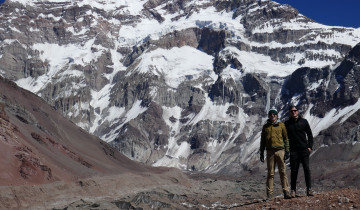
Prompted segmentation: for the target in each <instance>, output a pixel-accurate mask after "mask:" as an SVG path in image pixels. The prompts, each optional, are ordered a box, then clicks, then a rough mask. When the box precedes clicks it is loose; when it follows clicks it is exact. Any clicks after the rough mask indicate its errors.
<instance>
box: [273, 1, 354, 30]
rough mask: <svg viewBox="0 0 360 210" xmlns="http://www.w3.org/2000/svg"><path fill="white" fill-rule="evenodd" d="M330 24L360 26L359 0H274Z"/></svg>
mask: <svg viewBox="0 0 360 210" xmlns="http://www.w3.org/2000/svg"><path fill="white" fill-rule="evenodd" d="M274 1H276V2H278V3H281V4H289V5H291V6H292V7H295V8H296V9H297V10H299V12H300V13H301V14H303V15H305V16H306V17H309V18H311V19H313V20H315V21H316V22H319V23H322V24H325V25H330V26H346V27H354V28H359V27H360V0H274Z"/></svg>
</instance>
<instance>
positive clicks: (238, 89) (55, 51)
mask: <svg viewBox="0 0 360 210" xmlns="http://www.w3.org/2000/svg"><path fill="white" fill-rule="evenodd" d="M0 14H1V15H0V18H1V22H0V24H1V27H0V28H1V29H0V73H1V75H2V76H3V77H5V78H8V79H10V80H12V81H14V82H15V83H16V84H17V85H19V86H20V87H23V88H25V89H27V90H29V91H31V92H33V93H35V94H37V95H38V96H40V97H41V98H43V99H44V100H45V101H46V102H47V103H49V104H50V105H51V106H52V107H54V109H56V110H57V111H59V112H60V113H62V114H63V116H65V117H67V118H68V119H70V120H71V121H72V122H74V123H75V124H76V125H78V126H80V127H82V128H83V129H84V130H86V131H88V132H89V133H91V134H94V135H96V136H98V137H100V138H101V139H102V140H104V141H105V142H108V143H109V144H111V145H112V146H114V147H116V148H117V149H118V150H119V151H120V152H121V153H123V154H124V155H126V156H127V157H129V158H131V159H133V160H137V161H140V162H143V163H146V164H149V165H154V166H174V167H177V168H181V169H183V170H190V171H194V170H195V171H204V172H210V173H222V174H239V173H244V174H247V173H253V172H256V171H257V170H262V167H263V166H261V165H259V160H258V148H259V140H260V139H259V134H260V131H261V126H262V124H264V122H265V120H266V114H267V111H268V110H269V108H270V107H276V108H277V109H278V110H280V115H281V116H282V120H284V119H285V118H286V115H287V111H286V110H287V108H288V105H289V104H290V103H294V104H297V105H299V107H301V114H302V115H303V116H304V117H305V118H307V119H308V120H309V122H310V124H311V127H312V128H313V132H314V135H315V137H316V139H315V142H316V145H315V146H316V147H315V152H314V153H313V157H314V165H317V164H319V165H321V164H322V163H324V162H323V161H326V160H328V159H331V160H334V163H337V164H341V163H342V161H348V160H355V161H354V165H356V164H357V162H358V160H359V157H358V156H356V154H357V153H356V151H358V149H357V148H358V147H359V146H358V135H359V127H358V126H357V125H358V124H357V123H358V121H359V111H358V110H359V108H360V106H359V103H360V102H358V101H359V100H358V99H359V90H360V89H359V87H358V84H359V81H358V78H359V77H358V74H359V48H360V47H359V42H360V29H354V28H344V27H330V26H325V25H321V24H319V23H316V22H314V21H313V20H311V19H309V18H307V17H305V16H303V15H301V14H300V13H299V12H298V11H297V10H296V9H294V8H292V7H290V6H289V5H281V4H278V3H276V2H273V1H265V0H225V1H214V0H206V1H195V0H175V1H169V0H133V1H125V0H117V1H115V0H114V1H113V0H107V1H99V0H87V1H76V0H71V1H70V0H68V1H67V0H62V1H57V0H49V1H41V0H30V1H23V0H8V1H7V2H6V3H4V4H3V5H1V6H0ZM344 150H346V154H347V155H346V157H343V158H340V157H339V154H342V153H341V152H342V151H344ZM329 151H331V152H333V155H331V156H330V155H329ZM338 161H339V162H338ZM334 170H337V168H336V169H334ZM315 173H316V172H315ZM319 173H320V171H319ZM329 173H330V172H329Z"/></svg>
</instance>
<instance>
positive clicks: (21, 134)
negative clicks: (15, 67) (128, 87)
mask: <svg viewBox="0 0 360 210" xmlns="http://www.w3.org/2000/svg"><path fill="white" fill-rule="evenodd" d="M0 145H1V146H0V151H1V152H0V160H1V164H0V169H1V170H0V177H1V179H0V185H1V186H12V185H15V186H17V185H37V184H46V183H53V182H57V181H63V182H70V181H71V182H74V181H76V180H78V179H80V178H87V177H93V176H105V175H107V176H109V175H115V174H116V175H119V174H138V175H141V174H146V173H157V174H159V175H161V174H163V173H165V172H167V171H169V170H170V169H162V168H156V169H155V168H152V167H148V166H145V165H143V164H141V163H137V162H134V161H131V160H130V159H128V158H127V157H125V156H124V155H122V154H121V153H119V152H118V151H117V150H115V149H114V148H113V147H111V146H110V145H109V144H107V143H105V142H103V141H102V140H100V139H99V138H97V137H95V136H93V135H90V134H89V133H87V132H85V131H84V130H82V129H81V128H79V127H77V126H76V125H74V124H73V123H72V122H71V121H69V120H68V119H66V118H64V117H63V116H61V115H60V113H58V112H56V111H55V110H54V109H53V108H52V107H50V106H49V105H48V104H47V103H46V102H45V101H44V100H43V99H41V98H40V97H38V96H36V95H34V94H32V93H31V92H29V91H27V90H24V89H22V88H19V87H18V86H17V85H16V84H15V83H13V82H11V81H9V80H7V79H4V78H3V77H0Z"/></svg>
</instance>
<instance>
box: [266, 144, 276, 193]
mask: <svg viewBox="0 0 360 210" xmlns="http://www.w3.org/2000/svg"><path fill="white" fill-rule="evenodd" d="M274 155H275V152H274V151H266V163H267V170H268V173H267V180H266V194H267V197H268V198H272V196H273V193H274V173H275V159H274Z"/></svg>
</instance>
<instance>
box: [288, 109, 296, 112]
mask: <svg viewBox="0 0 360 210" xmlns="http://www.w3.org/2000/svg"><path fill="white" fill-rule="evenodd" d="M297 111H298V110H296V109H295V110H290V112H297Z"/></svg>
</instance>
